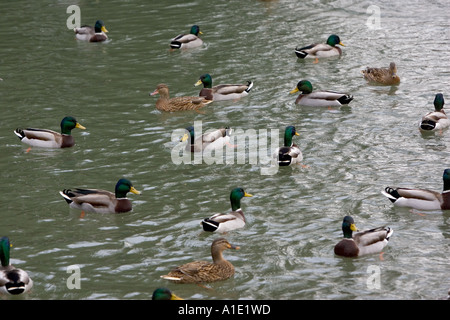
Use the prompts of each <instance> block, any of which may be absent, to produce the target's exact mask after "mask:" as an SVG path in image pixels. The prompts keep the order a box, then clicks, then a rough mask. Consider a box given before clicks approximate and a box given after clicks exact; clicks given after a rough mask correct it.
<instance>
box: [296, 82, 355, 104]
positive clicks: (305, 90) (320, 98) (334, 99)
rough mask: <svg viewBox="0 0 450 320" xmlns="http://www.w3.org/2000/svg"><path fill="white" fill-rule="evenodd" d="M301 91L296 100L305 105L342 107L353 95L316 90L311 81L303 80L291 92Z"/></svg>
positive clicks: (297, 102)
mask: <svg viewBox="0 0 450 320" xmlns="http://www.w3.org/2000/svg"><path fill="white" fill-rule="evenodd" d="M299 91H300V92H301V93H300V95H299V96H298V97H297V99H296V100H295V104H298V105H301V106H305V107H340V106H342V105H344V104H349V103H350V101H352V100H353V96H352V95H350V94H347V93H341V92H335V91H314V92H313V87H312V84H311V82H309V81H308V80H301V81H299V82H298V83H297V86H296V87H295V88H294V89H293V90H292V91H291V92H290V94H293V93H296V92H299Z"/></svg>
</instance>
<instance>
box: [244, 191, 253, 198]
mask: <svg viewBox="0 0 450 320" xmlns="http://www.w3.org/2000/svg"><path fill="white" fill-rule="evenodd" d="M244 197H253V195H252V194H250V193H247V192H245V191H244Z"/></svg>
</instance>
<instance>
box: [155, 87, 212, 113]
mask: <svg viewBox="0 0 450 320" xmlns="http://www.w3.org/2000/svg"><path fill="white" fill-rule="evenodd" d="M158 93H159V96H160V97H159V99H158V100H157V101H156V109H158V110H159V111H168V112H173V111H184V110H197V109H200V108H203V107H204V106H206V105H207V104H208V103H211V102H212V101H207V100H205V99H204V98H203V97H186V96H185V97H175V98H170V96H169V87H168V86H167V85H166V84H163V83H162V84H159V85H158V86H157V87H156V89H155V91H153V92H151V93H150V95H151V96H154V95H155V94H158Z"/></svg>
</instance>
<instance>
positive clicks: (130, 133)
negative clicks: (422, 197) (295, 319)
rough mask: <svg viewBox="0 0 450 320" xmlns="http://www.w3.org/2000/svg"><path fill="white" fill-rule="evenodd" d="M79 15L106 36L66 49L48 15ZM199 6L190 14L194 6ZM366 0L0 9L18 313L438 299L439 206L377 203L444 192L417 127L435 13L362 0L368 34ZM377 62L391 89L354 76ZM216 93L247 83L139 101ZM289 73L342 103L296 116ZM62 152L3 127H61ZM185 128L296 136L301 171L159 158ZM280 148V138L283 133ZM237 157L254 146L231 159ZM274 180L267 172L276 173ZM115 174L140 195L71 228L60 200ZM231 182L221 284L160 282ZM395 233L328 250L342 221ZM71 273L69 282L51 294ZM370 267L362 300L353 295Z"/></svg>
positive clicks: (429, 97) (73, 221)
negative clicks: (22, 284) (393, 194)
mask: <svg viewBox="0 0 450 320" xmlns="http://www.w3.org/2000/svg"><path fill="white" fill-rule="evenodd" d="M72 4H77V5H79V6H80V8H81V22H82V24H93V23H94V22H95V20H97V19H103V20H104V22H105V24H106V27H107V29H108V30H109V37H110V41H108V42H107V43H102V44H90V43H83V42H79V41H77V40H75V38H74V35H73V32H72V31H71V30H68V29H67V27H66V20H67V18H68V17H69V14H67V13H66V8H67V7H68V6H69V5H72ZM206 4H207V5H206ZM371 5H374V3H372V2H369V1H307V2H302V3H299V2H298V1H250V2H245V4H244V3H243V2H241V1H234V0H232V1H217V2H213V3H211V2H209V1H203V0H198V1H190V2H182V3H178V2H176V1H165V2H161V3H148V1H130V2H123V1H109V2H107V3H104V2H94V3H91V2H84V1H77V2H75V3H74V2H73V1H57V2H55V1H39V2H33V1H31V2H30V1H15V2H8V3H2V4H0V9H1V12H2V13H3V14H2V18H1V19H0V38H1V39H2V46H1V48H0V53H1V54H0V78H2V79H3V81H0V101H1V108H2V117H1V119H0V145H1V147H2V151H3V152H2V156H1V159H2V161H1V162H0V166H1V168H0V172H1V179H2V183H1V187H0V188H1V192H0V203H1V207H0V209H1V213H0V234H1V235H8V236H9V237H10V238H11V241H12V243H13V245H14V247H13V249H12V263H13V264H15V265H16V266H18V267H21V268H23V269H25V270H26V271H28V272H29V274H30V275H31V276H32V278H33V280H34V283H35V285H34V289H33V292H32V293H31V294H30V295H29V296H28V298H29V299H150V298H151V294H152V292H153V290H154V289H155V288H157V287H161V286H168V287H170V288H171V289H172V290H174V291H175V292H176V293H177V294H178V295H179V296H182V297H184V298H186V299H405V300H406V299H439V298H441V297H444V296H445V295H446V293H447V290H448V289H449V287H450V282H449V279H448V274H447V271H448V250H449V245H450V241H449V236H450V232H449V229H450V227H449V224H450V216H449V214H448V212H431V213H422V212H415V211H409V210H407V209H397V208H393V207H392V205H391V203H390V202H389V201H388V200H387V199H385V198H384V197H383V196H382V195H381V194H380V191H381V190H382V189H383V188H384V187H385V186H387V185H394V186H409V187H422V188H429V189H433V190H437V191H439V190H441V188H442V172H443V170H444V169H445V168H447V167H449V163H448V156H449V154H448V150H449V147H450V145H449V144H450V141H449V132H444V133H442V134H441V135H440V134H436V135H431V136H422V135H420V133H419V131H418V129H417V122H418V120H419V119H420V117H421V116H422V115H423V114H424V113H426V112H428V111H430V110H432V108H433V105H432V102H433V99H434V95H435V94H436V93H437V92H443V93H444V96H445V97H446V98H447V99H450V98H448V97H447V94H448V92H447V91H446V90H447V89H448V88H449V84H450V78H449V76H450V74H449V71H448V70H449V64H448V58H447V56H448V54H447V52H448V41H449V33H448V30H449V28H450V22H449V21H450V19H449V18H450V16H449V12H450V10H449V9H450V6H449V4H448V2H447V1H444V0H442V1H430V2H426V3H424V2H419V1H413V2H411V1H408V2H405V1H396V2H392V1H379V2H377V3H376V4H375V5H377V6H378V7H379V9H380V13H381V20H380V25H379V26H380V28H379V29H371V28H368V26H367V25H366V22H367V20H368V19H369V18H370V17H371V13H370V12H369V13H368V12H367V9H368V8H369V6H371ZM192 24H198V25H200V27H201V29H202V30H203V33H204V34H203V36H202V38H203V39H204V42H205V45H204V46H203V47H202V48H198V49H194V50H191V51H186V52H169V50H168V43H169V41H170V39H171V38H172V37H174V36H176V35H177V34H179V33H180V32H188V31H189V29H190V27H191V25H192ZM331 33H335V34H338V35H339V36H340V37H341V40H342V42H343V43H344V44H345V45H346V46H345V47H344V48H343V52H344V54H343V56H342V57H341V58H340V59H339V58H338V59H329V60H322V61H320V62H319V63H318V64H313V63H312V61H309V60H308V61H301V60H298V59H297V57H296V56H295V54H294V51H293V49H294V48H295V46H300V45H305V44H309V43H311V42H317V41H325V40H326V38H327V37H328V36H329V35H330V34H331ZM391 61H395V62H396V63H397V66H398V70H399V75H400V77H401V79H402V81H401V84H400V85H399V86H397V87H383V86H370V85H368V84H367V83H366V82H365V81H364V80H363V79H362V77H361V74H360V70H362V69H363V68H365V67H366V66H387V65H388V64H389V62H391ZM206 72H208V73H210V74H211V75H212V76H213V81H214V83H215V84H219V83H240V82H242V83H245V82H246V81H247V80H253V81H254V83H255V85H254V88H253V90H252V92H251V94H250V95H249V96H248V97H246V98H244V99H242V100H240V101H237V102H220V103H219V102H217V103H213V104H210V105H209V106H208V107H206V108H205V109H203V110H202V112H180V113H171V114H168V113H161V112H159V111H157V110H156V109H155V101H156V97H150V96H149V95H148V93H149V92H150V91H153V90H154V89H155V87H156V86H157V85H158V84H159V83H162V82H164V83H167V84H168V85H169V87H170V89H171V95H172V96H180V95H197V94H198V90H199V89H198V88H196V87H194V86H193V84H194V83H195V82H196V81H197V79H198V77H199V76H200V75H201V74H203V73H206ZM301 79H309V80H310V81H311V82H312V83H313V86H314V88H315V89H330V90H337V91H346V92H349V93H351V94H352V95H353V96H354V100H353V101H352V102H351V103H350V105H349V106H346V107H342V108H336V109H321V110H316V109H313V108H300V107H297V106H295V105H294V101H295V95H289V94H288V93H289V91H290V90H292V89H293V88H294V86H295V85H296V83H297V82H298V81H299V80H301ZM69 114H70V115H73V116H75V117H76V118H77V120H78V121H79V122H80V123H81V124H83V125H84V126H85V127H86V128H87V130H84V131H80V130H74V131H73V135H74V137H75V140H76V143H77V144H76V146H75V147H73V148H71V149H66V150H41V149H37V148H33V149H32V150H31V151H30V152H26V149H27V146H25V145H22V144H20V141H19V140H18V139H17V138H16V137H15V136H14V134H13V130H14V129H15V128H16V127H28V126H31V127H40V128H49V129H54V130H58V128H59V122H60V121H61V119H62V118H63V117H64V116H66V115H69ZM194 121H201V123H202V126H203V128H204V129H205V130H206V129H211V128H218V127H221V126H225V125H229V126H232V127H234V128H236V129H241V130H248V129H252V130H255V131H256V132H263V130H267V132H269V133H270V132H271V130H275V129H278V130H280V131H282V130H283V129H284V127H285V126H287V125H295V126H296V128H297V130H298V131H299V132H300V137H299V138H298V144H299V146H300V147H301V149H302V150H303V155H304V164H305V165H307V166H308V167H307V168H303V167H301V166H299V167H296V168H280V170H279V172H278V173H277V174H275V175H262V174H261V168H263V167H264V166H263V165H262V164H260V163H248V162H246V163H243V164H238V163H228V164H216V165H207V164H205V163H202V164H196V165H192V164H180V165H175V164H174V163H173V162H172V158H171V150H172V148H173V147H174V146H175V145H176V144H177V143H178V141H176V140H175V141H173V140H172V138H173V137H172V133H173V132H174V130H176V129H182V128H185V127H187V126H188V125H192V124H193V123H194ZM279 142H280V143H281V136H280V140H279ZM246 151H247V152H248V153H249V154H254V153H255V152H256V153H257V152H258V150H253V149H251V148H250V149H249V148H247V149H246ZM281 169H282V170H281ZM121 177H127V178H129V179H130V180H131V181H132V182H133V184H134V186H135V187H136V188H137V189H138V190H140V191H142V194H141V195H140V196H136V195H130V199H131V200H132V201H133V205H134V210H133V212H132V213H127V214H121V215H96V214H87V215H86V216H85V217H84V218H80V213H79V212H78V211H76V210H71V209H69V208H68V206H67V204H66V202H65V201H64V200H63V199H62V198H61V197H60V195H59V194H58V191H59V190H62V189H64V188H71V187H92V188H102V189H108V190H113V188H114V185H115V183H116V182H117V180H118V179H119V178H121ZM236 186H239V187H243V188H245V190H246V191H247V192H249V193H251V194H253V195H254V197H252V198H245V199H244V200H243V201H242V207H243V210H244V212H245V214H246V217H247V222H248V223H247V226H246V227H245V228H244V229H242V230H239V231H235V232H232V233H229V234H227V235H226V237H227V239H228V240H229V241H230V242H231V243H233V244H236V245H239V246H240V247H241V249H240V250H238V251H227V252H226V257H227V259H229V260H230V261H231V262H232V263H233V264H234V265H235V267H236V274H235V276H234V277H233V278H232V279H229V280H227V281H223V282H218V283H214V284H211V285H210V286H209V287H210V290H207V289H204V288H200V287H198V286H196V285H173V284H170V283H168V282H167V281H165V280H163V279H160V276H161V275H163V274H165V273H167V272H168V271H169V270H170V269H171V268H172V267H174V266H176V265H179V264H181V263H185V262H189V261H192V260H199V259H206V260H208V259H210V254H209V250H210V249H209V247H210V243H211V242H212V240H213V239H215V238H216V237H217V235H215V234H207V233H204V232H203V231H202V230H201V227H200V224H199V222H200V221H201V219H203V218H205V217H207V216H210V215H211V214H213V213H216V212H227V211H228V210H230V204H229V193H230V190H231V189H232V188H234V187H236ZM345 215H352V216H353V217H354V218H355V220H356V223H357V225H358V227H359V228H369V227H376V226H380V225H385V224H386V225H389V226H391V227H392V228H393V229H394V230H395V231H394V235H393V237H392V239H391V242H390V244H389V246H388V247H387V248H386V249H385V253H384V255H383V259H382V260H381V259H380V258H379V256H378V255H371V256H367V257H362V258H358V259H342V258H339V257H336V256H334V253H333V247H334V244H335V243H337V241H339V239H340V238H341V237H342V232H341V221H342V218H343V217H344V216H345ZM71 265H76V266H79V267H80V271H81V288H80V289H73V290H70V289H68V287H67V285H66V281H67V279H68V277H69V276H70V274H68V273H67V268H68V267H69V266H71ZM374 267H378V268H379V269H377V270H379V271H380V286H379V287H375V288H374V287H370V286H368V284H367V282H368V279H369V277H370V275H371V272H370V270H373V269H372V268H374Z"/></svg>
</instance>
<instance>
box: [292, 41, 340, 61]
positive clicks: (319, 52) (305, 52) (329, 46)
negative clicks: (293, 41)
mask: <svg viewBox="0 0 450 320" xmlns="http://www.w3.org/2000/svg"><path fill="white" fill-rule="evenodd" d="M336 45H341V46H343V47H345V45H344V44H343V43H342V42H341V39H339V37H338V36H337V35H335V34H332V35H331V36H329V37H328V39H327V43H313V44H310V45H309V46H305V47H302V48H297V47H296V48H295V54H296V55H297V57H299V58H301V59H305V58H313V59H316V60H315V62H318V61H319V58H328V57H336V56H341V55H342V50H341V48H339V47H336Z"/></svg>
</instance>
